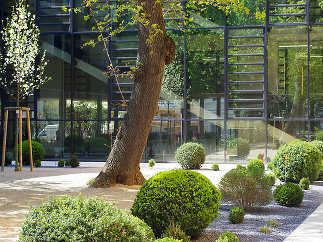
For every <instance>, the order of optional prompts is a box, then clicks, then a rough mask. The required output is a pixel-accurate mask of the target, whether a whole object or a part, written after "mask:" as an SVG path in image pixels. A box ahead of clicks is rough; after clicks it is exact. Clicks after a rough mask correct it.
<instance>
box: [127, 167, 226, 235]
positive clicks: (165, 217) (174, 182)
mask: <svg viewBox="0 0 323 242" xmlns="http://www.w3.org/2000/svg"><path fill="white" fill-rule="evenodd" d="M220 200H221V195H220V192H219V191H218V190H217V189H216V187H215V186H214V185H213V184H212V182H210V180H209V179H207V178H206V177H205V176H203V175H201V174H199V173H197V172H195V171H186V170H171V171H165V172H161V173H158V174H157V175H155V176H153V177H151V178H150V179H148V180H147V181H146V182H145V183H144V185H143V186H142V187H141V189H140V191H139V192H138V193H137V198H136V199H135V201H134V203H133V206H132V208H131V211H132V214H133V215H135V216H137V217H139V218H141V219H143V220H144V221H145V222H146V223H147V224H148V225H149V226H150V227H151V228H152V229H153V231H154V233H155V235H156V236H157V237H159V236H160V235H161V233H162V232H163V231H165V229H166V228H167V227H168V226H169V225H170V223H171V222H174V223H176V224H178V225H180V227H181V229H182V230H183V231H184V232H185V234H186V235H189V236H193V237H195V236H198V235H199V234H200V233H201V232H202V231H203V229H204V228H206V227H207V226H208V225H209V224H210V223H211V222H212V221H213V220H214V219H215V218H216V217H217V216H218V211H219V206H220Z"/></svg>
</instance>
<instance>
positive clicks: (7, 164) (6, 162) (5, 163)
mask: <svg viewBox="0 0 323 242" xmlns="http://www.w3.org/2000/svg"><path fill="white" fill-rule="evenodd" d="M11 163H12V159H11V158H10V157H9V156H7V154H6V156H5V161H4V165H5V166H9V165H11Z"/></svg>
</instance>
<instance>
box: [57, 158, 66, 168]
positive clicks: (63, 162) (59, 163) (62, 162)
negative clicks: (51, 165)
mask: <svg viewBox="0 0 323 242" xmlns="http://www.w3.org/2000/svg"><path fill="white" fill-rule="evenodd" d="M64 165H65V160H64V159H60V160H59V161H58V166H59V167H64Z"/></svg>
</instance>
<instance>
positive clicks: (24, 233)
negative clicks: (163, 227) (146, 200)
mask: <svg viewBox="0 0 323 242" xmlns="http://www.w3.org/2000/svg"><path fill="white" fill-rule="evenodd" d="M154 239H155V236H154V234H153V232H152V230H151V229H150V228H149V226H147V224H145V222H143V221H142V220H140V219H139V218H136V217H134V216H132V215H128V214H127V213H126V212H125V211H123V210H119V209H118V208H117V207H115V206H113V205H110V204H109V203H107V202H105V201H103V200H100V199H98V198H96V197H90V198H84V197H81V196H78V197H76V198H72V197H70V196H64V197H58V198H52V199H51V200H49V201H48V202H45V203H43V204H42V205H41V206H39V207H33V208H32V209H31V211H30V212H29V213H27V215H26V217H25V221H24V223H23V225H22V230H21V232H20V237H19V241H83V242H86V241H124V242H128V241H154Z"/></svg>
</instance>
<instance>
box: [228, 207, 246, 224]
mask: <svg viewBox="0 0 323 242" xmlns="http://www.w3.org/2000/svg"><path fill="white" fill-rule="evenodd" d="M244 215H245V212H244V211H243V209H242V208H240V207H233V208H231V209H230V213H229V220H230V222H231V223H233V224H239V223H242V221H243V219H244Z"/></svg>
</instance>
